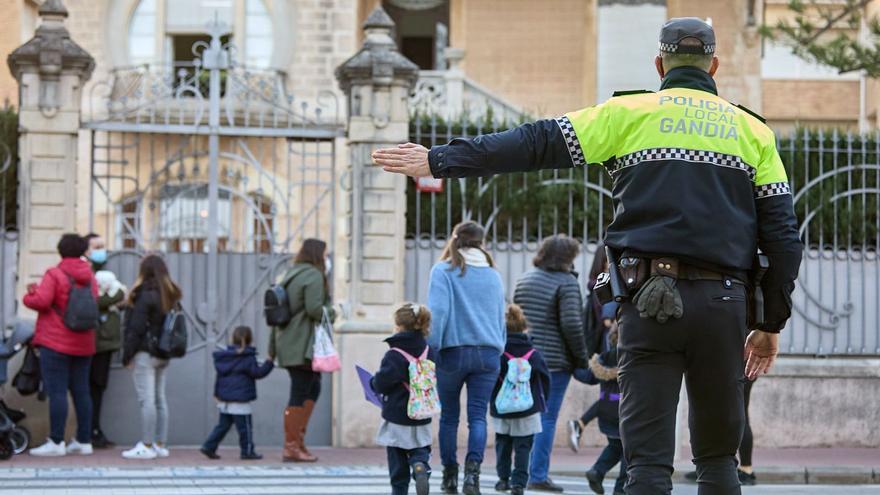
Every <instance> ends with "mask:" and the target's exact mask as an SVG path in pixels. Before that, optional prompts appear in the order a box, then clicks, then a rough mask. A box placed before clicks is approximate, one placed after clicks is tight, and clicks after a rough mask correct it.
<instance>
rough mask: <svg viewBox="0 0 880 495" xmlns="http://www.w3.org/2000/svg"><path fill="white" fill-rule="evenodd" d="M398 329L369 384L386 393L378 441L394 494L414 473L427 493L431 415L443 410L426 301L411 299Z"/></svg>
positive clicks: (421, 492) (398, 315)
mask: <svg viewBox="0 0 880 495" xmlns="http://www.w3.org/2000/svg"><path fill="white" fill-rule="evenodd" d="M394 323H395V325H396V327H397V332H396V333H395V334H394V335H392V336H391V337H388V338H387V339H385V342H387V343H388V346H389V347H390V348H391V349H390V350H389V351H388V352H387V353H386V354H385V357H383V358H382V365H381V366H380V368H379V371H377V372H376V374H375V375H374V376H373V378H372V380H371V382H370V386H371V387H372V388H373V390H374V391H375V392H376V393H378V394H381V396H382V423H381V424H380V426H379V431H378V433H377V434H376V443H377V444H379V445H384V446H385V448H386V451H387V454H388V474H389V477H390V478H391V493H392V495H406V494H407V493H408V492H409V480H410V478H412V479H413V481H415V484H416V493H417V494H418V495H427V494H428V491H429V485H428V481H429V479H430V476H431V467H430V465H429V461H430V458H431V444H432V443H433V432H432V430H431V416H433V415H435V414H437V413H439V412H440V409H439V407H440V400H439V398H438V396H437V380H436V375H435V371H434V359H436V358H435V353H434V351H433V350H432V349H430V348H429V347H428V343H427V341H426V340H425V338H426V337H427V336H428V333H429V332H430V329H431V312H430V311H429V310H428V308H427V307H426V306H422V305H421V304H416V303H406V304H404V305H403V306H401V307H400V308H398V310H397V311H396V312H395V313H394Z"/></svg>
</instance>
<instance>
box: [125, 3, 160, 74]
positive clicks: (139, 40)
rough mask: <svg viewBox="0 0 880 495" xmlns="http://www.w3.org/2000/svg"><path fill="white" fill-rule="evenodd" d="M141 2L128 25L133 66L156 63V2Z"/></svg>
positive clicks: (129, 52) (129, 54)
mask: <svg viewBox="0 0 880 495" xmlns="http://www.w3.org/2000/svg"><path fill="white" fill-rule="evenodd" d="M157 1H162V0H141V2H140V3H139V4H138V6H137V7H136V8H135V9H134V13H133V14H132V16H131V22H130V23H129V24H128V56H129V59H130V61H131V64H132V65H137V64H148V63H152V62H156V27H157V25H156V2H157Z"/></svg>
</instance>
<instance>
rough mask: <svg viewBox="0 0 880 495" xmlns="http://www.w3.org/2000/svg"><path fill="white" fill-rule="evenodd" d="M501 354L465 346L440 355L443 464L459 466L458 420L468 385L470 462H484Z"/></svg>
mask: <svg viewBox="0 0 880 495" xmlns="http://www.w3.org/2000/svg"><path fill="white" fill-rule="evenodd" d="M500 368H501V352H499V351H498V350H497V349H494V348H491V347H478V346H464V347H452V348H449V349H443V350H442V351H440V361H439V363H437V391H438V394H439V396H440V406H441V407H442V411H441V412H440V460H441V462H442V463H443V465H444V466H457V465H458V459H457V455H456V450H457V449H458V419H459V416H460V415H461V405H460V402H459V401H460V399H461V388H462V386H465V385H467V421H468V451H467V456H466V457H465V461H466V462H471V461H473V462H477V463H482V462H483V451H484V450H485V449H486V413H487V412H488V410H489V400H491V398H492V388H493V387H494V386H495V382H496V381H498V373H499V371H500Z"/></svg>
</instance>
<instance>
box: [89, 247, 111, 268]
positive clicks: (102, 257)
mask: <svg viewBox="0 0 880 495" xmlns="http://www.w3.org/2000/svg"><path fill="white" fill-rule="evenodd" d="M89 259H90V260H92V262H93V263H97V264H99V265H100V264H102V263H106V262H107V250H106V249H93V250H92V253H91V254H90V255H89Z"/></svg>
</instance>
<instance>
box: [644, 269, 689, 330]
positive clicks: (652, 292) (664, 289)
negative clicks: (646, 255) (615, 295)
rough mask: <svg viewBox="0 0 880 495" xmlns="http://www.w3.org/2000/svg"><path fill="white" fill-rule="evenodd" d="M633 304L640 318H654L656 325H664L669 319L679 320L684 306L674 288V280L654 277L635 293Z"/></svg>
mask: <svg viewBox="0 0 880 495" xmlns="http://www.w3.org/2000/svg"><path fill="white" fill-rule="evenodd" d="M633 303H634V304H635V305H636V309H637V310H638V311H639V316H641V317H642V318H654V319H655V320H657V322H658V323H666V321H667V320H669V317H670V316H671V317H673V318H681V315H682V314H684V306H683V305H682V302H681V294H680V293H679V292H678V287H676V286H675V279H674V278H672V277H664V276H662V275H654V276H652V277H651V278H649V279H648V281H647V282H645V285H643V286H642V288H641V289H639V292H638V293H636V297H634V298H633Z"/></svg>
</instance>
